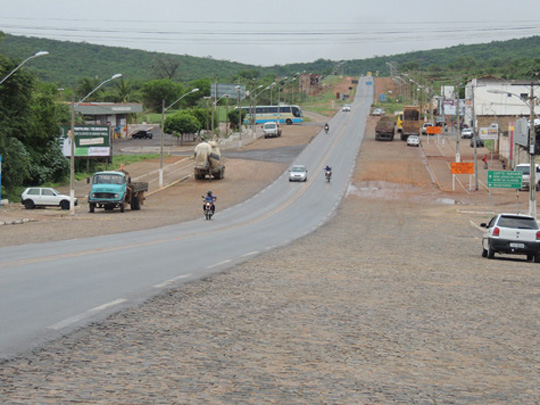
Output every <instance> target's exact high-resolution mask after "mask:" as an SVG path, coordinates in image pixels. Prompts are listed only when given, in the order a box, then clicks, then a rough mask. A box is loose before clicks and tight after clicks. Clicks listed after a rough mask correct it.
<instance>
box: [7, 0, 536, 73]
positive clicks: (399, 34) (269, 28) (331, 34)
mask: <svg viewBox="0 0 540 405" xmlns="http://www.w3.org/2000/svg"><path fill="white" fill-rule="evenodd" d="M0 10H1V12H0V30H2V31H4V32H6V33H9V34H14V35H26V36H35V37H42V38H51V39H59V40H66V41H75V42H81V41H86V42H89V43H95V44H103V45H110V46H121V47H127V48H135V49H143V50H148V51H159V52H167V53H172V54H187V55H192V56H202V57H206V56H211V57H213V58H214V59H221V60H229V61H235V62H242V63H248V64H254V65H260V66H269V65H274V64H279V65H282V64H288V63H294V62H312V61H314V60H317V59H320V58H323V59H331V60H336V61H337V60H347V59H363V58H369V57H372V56H383V55H392V54H397V53H402V52H408V51H413V50H423V49H436V48H445V47H448V46H453V45H459V44H472V43H487V42H491V41H493V40H507V39H512V38H523V37H529V36H532V35H540V23H539V21H540V20H539V16H540V11H539V2H538V0H514V1H507V0H489V1H488V0H453V1H444V2H438V1H433V0H429V1H428V0H409V1H404V0H378V1H375V0H371V1H366V0H334V1H331V0H330V1H329V0H302V1H300V0H271V1H266V0H229V1H224V0H204V1H201V0H189V1H186V0H153V1H137V0H107V1H106V0H90V1H81V0H0Z"/></svg>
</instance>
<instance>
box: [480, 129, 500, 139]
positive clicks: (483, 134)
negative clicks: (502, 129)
mask: <svg viewBox="0 0 540 405" xmlns="http://www.w3.org/2000/svg"><path fill="white" fill-rule="evenodd" d="M478 136H479V137H480V139H494V140H497V139H499V128H498V127H497V128H494V127H483V128H480V130H479V131H478Z"/></svg>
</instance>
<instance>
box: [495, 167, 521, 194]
mask: <svg viewBox="0 0 540 405" xmlns="http://www.w3.org/2000/svg"><path fill="white" fill-rule="evenodd" d="M522 180H523V173H522V172H520V171H516V172H514V171H504V170H488V176H487V186H488V188H517V189H519V188H521V182H522Z"/></svg>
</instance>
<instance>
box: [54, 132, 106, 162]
mask: <svg viewBox="0 0 540 405" xmlns="http://www.w3.org/2000/svg"><path fill="white" fill-rule="evenodd" d="M69 135H71V126H69V125H64V126H62V134H61V135H60V142H61V145H62V153H63V154H64V156H66V157H71V136H69ZM74 146H75V157H76V158H79V157H111V156H112V147H111V128H110V126H108V125H76V126H75V145H74Z"/></svg>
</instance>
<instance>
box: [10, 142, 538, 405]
mask: <svg viewBox="0 0 540 405" xmlns="http://www.w3.org/2000/svg"><path fill="white" fill-rule="evenodd" d="M421 153H422V151H421V149H417V148H406V147H405V145H404V143H401V142H396V141H394V142H392V143H377V142H374V141H372V140H370V139H366V140H365V141H364V143H363V147H362V151H361V153H360V156H359V160H358V167H357V171H356V173H355V175H354V178H353V182H352V185H351V188H350V191H349V195H348V197H347V198H346V200H345V201H344V203H343V205H342V207H341V208H340V210H339V213H338V214H337V215H336V216H335V217H334V218H333V219H332V220H331V221H329V222H328V223H327V224H326V225H325V226H323V227H322V228H320V229H319V230H317V231H316V232H314V233H312V234H311V235H309V236H307V237H304V238H302V239H300V240H298V241H296V242H294V243H292V244H291V245H289V246H287V247H283V248H280V249H276V250H274V251H271V252H269V253H266V254H264V255H261V256H259V257H256V258H254V259H252V260H250V261H248V262H245V263H244V264H242V265H239V266H235V267H233V268H231V269H229V270H228V271H225V272H223V273H220V274H217V275H213V276H210V277H208V278H205V279H203V280H199V281H195V282H191V283H188V284H185V285H181V286H178V287H177V288H175V289H172V290H169V291H168V292H166V293H164V294H162V295H160V296H157V297H155V298H154V299H152V300H150V301H149V302H147V303H145V304H144V305H141V306H139V307H136V308H132V309H129V310H127V311H124V312H121V313H118V314H116V315H113V316H111V317H110V318H109V319H107V320H106V321H104V322H102V323H99V324H94V325H91V326H89V327H87V328H84V329H82V330H80V331H78V332H75V333H73V334H70V335H68V336H65V337H64V338H62V339H59V340H57V341H55V342H52V343H50V344H48V345H46V346H45V347H43V348H41V349H39V350H35V351H34V352H33V353H28V354H25V355H23V356H20V357H18V358H15V359H12V360H11V361H9V362H4V363H3V364H2V366H1V368H0V401H1V402H3V403H14V404H19V403H21V404H22V403H25V404H26V403H43V404H46V403H55V404H56V403H101V404H127V403H129V404H148V403H182V404H183V403H190V404H191V403H193V404H202V403H204V404H222V403H235V404H236V403H246V404H247V403H251V404H260V403H276V404H283V403H287V404H296V403H298V404H304V403H321V404H329V403H332V404H345V403H351V404H352V403H354V404H357V403H395V402H398V403H479V404H480V403H481V404H485V403H527V404H528V403H531V404H534V403H539V402H540V388H539V385H538V380H539V377H540V353H539V351H538V336H539V335H540V324H539V319H540V316H539V315H540V313H539V312H540V311H539V309H538V308H539V307H538V301H539V298H540V270H539V269H540V267H538V265H537V264H534V263H528V262H525V261H524V260H523V258H521V257H520V258H505V259H500V260H489V261H488V260H487V259H483V258H481V257H480V235H481V232H480V231H479V229H478V228H477V227H475V226H473V224H474V223H476V224H477V223H479V222H480V220H484V219H485V218H486V217H487V214H486V213H485V212H482V210H481V209H480V208H482V207H481V206H479V205H478V202H475V201H469V200H470V197H469V196H467V195H461V197H463V198H462V200H463V202H462V203H461V204H459V205H458V204H452V205H450V204H446V203H445V202H447V201H448V200H449V199H450V198H451V199H456V195H457V194H451V195H449V194H445V193H443V192H441V191H440V190H439V189H438V188H436V187H435V185H434V183H433V181H432V178H431V175H430V173H429V172H428V170H426V166H425V161H424V160H423V159H422V158H421ZM216 184H217V183H216ZM458 197H459V195H458ZM484 198H485V196H484ZM25 226H26V225H25Z"/></svg>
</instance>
